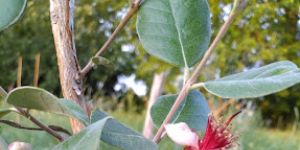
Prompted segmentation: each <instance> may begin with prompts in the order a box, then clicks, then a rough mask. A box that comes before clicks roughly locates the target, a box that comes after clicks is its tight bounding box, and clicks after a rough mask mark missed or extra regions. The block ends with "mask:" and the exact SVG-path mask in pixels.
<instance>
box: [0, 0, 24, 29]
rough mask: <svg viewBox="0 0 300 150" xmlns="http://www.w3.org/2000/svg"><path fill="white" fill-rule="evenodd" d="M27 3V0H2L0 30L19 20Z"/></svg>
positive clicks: (0, 5) (0, 3) (0, 4)
mask: <svg viewBox="0 0 300 150" xmlns="http://www.w3.org/2000/svg"><path fill="white" fill-rule="evenodd" d="M26 3H27V0H0V31H2V30H4V29H5V28H7V27H8V26H10V25H12V24H14V23H15V22H16V21H18V20H19V18H20V17H21V16H22V13H23V12H24V9H25V7H26Z"/></svg>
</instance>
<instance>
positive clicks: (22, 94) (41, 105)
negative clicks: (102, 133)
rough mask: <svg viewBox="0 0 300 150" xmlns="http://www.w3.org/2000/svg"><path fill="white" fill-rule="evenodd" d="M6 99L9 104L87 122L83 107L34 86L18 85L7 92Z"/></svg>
mask: <svg viewBox="0 0 300 150" xmlns="http://www.w3.org/2000/svg"><path fill="white" fill-rule="evenodd" d="M6 101H7V103H9V104H12V105H15V106H18V107H24V108H29V109H36V110H40V111H45V112H51V113H56V114H60V115H66V116H69V117H74V118H77V119H78V120H80V121H81V122H83V123H84V124H85V125H87V124H88V123H89V118H88V116H87V115H86V114H85V112H84V111H83V109H82V108H81V107H80V106H79V105H78V104H76V103H74V102H73V101H71V100H66V99H59V98H57V97H56V96H54V95H53V94H51V93H49V92H48V91H46V90H44V89H40V88H36V87H19V88H16V89H14V90H12V91H11V92H9V93H8V95H7V97H6Z"/></svg>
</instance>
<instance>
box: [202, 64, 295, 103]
mask: <svg viewBox="0 0 300 150" xmlns="http://www.w3.org/2000/svg"><path fill="white" fill-rule="evenodd" d="M299 82H300V69H299V68H298V67H297V66H296V65H295V64H294V63H292V62H289V61H281V62H276V63H272V64H269V65H266V66H263V67H260V68H256V69H251V70H249V71H246V72H242V73H238V74H235V75H230V76H227V77H224V78H221V79H218V80H214V81H208V82H205V83H204V87H205V89H206V90H207V91H209V92H210V93H212V94H214V95H217V96H220V97H224V98H250V97H260V96H264V95H268V94H271V93H275V92H278V91H281V90H283V89H286V88H288V87H291V86H293V85H295V84H297V83H299Z"/></svg>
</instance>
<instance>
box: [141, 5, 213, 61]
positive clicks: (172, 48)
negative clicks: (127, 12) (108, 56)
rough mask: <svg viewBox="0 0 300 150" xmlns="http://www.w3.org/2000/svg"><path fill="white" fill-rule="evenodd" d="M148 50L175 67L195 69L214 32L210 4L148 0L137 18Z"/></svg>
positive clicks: (144, 44) (144, 45)
mask: <svg viewBox="0 0 300 150" xmlns="http://www.w3.org/2000/svg"><path fill="white" fill-rule="evenodd" d="M137 32H138V35H139V38H140V41H141V43H142V45H143V47H144V48H145V50H146V51H147V52H148V53H150V54H151V55H154V56H156V57H158V58H160V59H162V60H164V61H166V62H168V63H171V64H174V65H176V66H180V67H185V66H189V67H191V66H193V65H194V64H195V63H196V62H198V61H199V59H200V58H201V57H202V56H203V54H204V53H205V51H206V49H207V47H208V45H209V41H210V34H211V33H210V32H211V23H210V12H209V6H208V3H207V0H146V1H145V2H144V3H143V5H142V7H141V9H140V10H139V13H138V17H137Z"/></svg>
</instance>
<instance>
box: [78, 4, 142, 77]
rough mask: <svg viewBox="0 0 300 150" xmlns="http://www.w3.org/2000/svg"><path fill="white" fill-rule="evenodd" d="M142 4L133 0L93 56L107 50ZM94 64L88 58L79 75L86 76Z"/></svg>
mask: <svg viewBox="0 0 300 150" xmlns="http://www.w3.org/2000/svg"><path fill="white" fill-rule="evenodd" d="M141 4H142V0H134V1H133V2H132V4H131V7H130V9H129V11H128V12H127V14H126V15H125V17H124V18H123V19H122V20H121V22H120V23H119V25H118V26H117V28H116V29H115V31H114V32H113V33H112V35H111V36H110V37H109V38H108V39H107V41H106V42H105V43H104V44H103V46H102V47H101V48H100V49H99V50H98V52H97V53H96V54H95V56H93V57H98V56H100V55H101V54H102V53H103V52H105V51H106V50H107V48H108V47H109V46H110V44H111V43H112V42H113V41H114V39H115V38H116V37H117V35H118V33H119V32H120V31H121V30H122V29H123V28H124V27H125V25H126V24H127V23H128V22H129V20H130V19H131V18H132V17H133V15H134V14H135V13H136V12H137V11H138V9H139V8H140V6H141ZM93 66H94V64H93V62H92V60H91V59H90V60H89V62H88V64H87V65H86V66H85V67H84V68H83V69H82V70H81V72H80V76H81V77H82V78H83V77H84V76H86V74H87V73H88V72H90V71H91V70H92V68H93Z"/></svg>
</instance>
